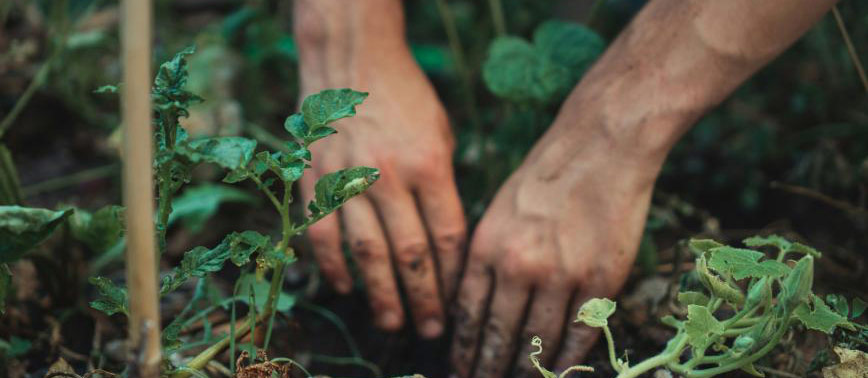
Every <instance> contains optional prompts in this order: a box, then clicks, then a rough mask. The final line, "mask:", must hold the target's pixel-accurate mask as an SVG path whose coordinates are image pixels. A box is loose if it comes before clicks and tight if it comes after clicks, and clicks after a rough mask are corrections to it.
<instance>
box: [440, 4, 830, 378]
mask: <svg viewBox="0 0 868 378" xmlns="http://www.w3.org/2000/svg"><path fill="white" fill-rule="evenodd" d="M833 3H834V2H833V1H831V0H820V1H815V0H653V1H651V2H650V3H649V4H648V5H647V6H646V7H645V8H644V9H643V10H642V11H641V12H640V13H639V15H637V16H636V18H635V19H634V20H633V21H632V22H631V24H630V25H629V26H628V27H627V29H626V30H624V32H623V33H621V35H620V36H619V37H618V38H617V39H616V40H615V41H614V43H612V45H611V46H610V47H609V49H608V50H607V51H606V53H605V54H604V55H603V56H602V57H601V59H600V60H599V61H598V62H597V63H596V65H595V66H594V67H593V68H592V69H591V70H590V71H589V72H588V74H587V75H586V76H585V78H584V79H583V80H582V81H581V82H580V83H579V85H578V86H577V87H576V88H575V89H574V90H573V92H572V93H571V95H570V96H569V98H568V99H567V100H566V102H565V103H564V104H563V106H562V108H561V110H560V113H559V114H558V117H557V118H556V119H555V121H554V123H553V125H552V127H551V128H550V129H549V131H548V132H547V133H546V135H544V136H543V138H542V139H541V140H540V141H539V142H538V143H537V144H536V146H535V147H534V149H533V150H532V151H531V153H530V155H529V156H528V157H527V159H526V160H525V162H524V163H523V164H522V166H521V167H520V168H519V169H518V170H517V171H516V172H515V173H514V174H513V175H512V176H511V177H510V178H509V180H508V181H507V182H506V184H505V185H504V186H503V187H502V188H501V189H500V191H499V192H498V194H497V196H496V197H495V199H494V201H493V202H492V204H491V206H490V207H489V209H488V210H487V212H486V214H485V216H484V217H483V219H482V221H481V222H480V224H479V226H478V227H477V228H476V231H475V232H474V235H473V240H472V242H471V246H470V253H469V258H468V262H467V269H466V270H465V275H464V277H463V280H462V283H461V287H460V290H459V295H458V310H459V312H458V314H459V316H458V318H457V324H456V331H455V332H456V334H455V339H454V344H453V350H452V360H453V364H454V367H455V369H456V372H457V373H458V375H459V376H461V377H470V376H473V377H480V378H484V377H499V376H504V375H508V374H509V373H510V372H508V371H505V369H506V368H507V367H508V366H509V364H508V363H504V358H509V356H514V355H515V354H513V353H515V352H516V350H515V349H517V348H521V349H522V350H519V351H518V356H519V360H518V361H517V363H516V364H515V365H516V367H515V368H516V369H517V370H518V371H517V372H512V373H513V374H512V375H514V376H525V375H532V374H535V372H534V371H533V370H532V368H531V366H530V364H529V362H528V360H527V358H525V356H527V355H528V353H529V352H530V351H531V350H530V344H529V340H530V339H531V336H533V335H539V336H540V337H542V339H543V340H544V342H545V344H546V345H547V346H546V348H545V350H544V353H543V354H542V355H541V357H540V358H541V360H542V361H543V362H544V363H546V364H552V363H554V364H555V366H557V367H558V368H559V369H564V368H565V367H567V366H569V365H572V364H575V363H577V362H579V361H580V360H581V359H582V358H583V357H584V355H585V353H586V352H587V351H588V350H589V349H590V347H591V346H592V345H593V344H594V342H595V341H596V338H597V337H596V332H595V331H593V330H591V329H590V328H587V327H581V326H577V325H576V324H575V323H572V322H571V320H572V319H573V318H574V317H575V314H576V311H577V310H578V307H579V306H580V305H581V304H582V303H583V302H584V301H586V300H587V299H588V298H591V297H601V296H613V295H616V294H617V292H618V291H619V290H620V288H621V286H622V285H623V283H624V281H625V280H626V278H627V275H628V273H629V271H630V267H631V265H632V263H633V261H634V260H635V256H636V251H637V249H638V245H639V240H640V238H641V235H642V230H643V226H644V223H645V218H646V216H647V210H648V205H649V202H650V197H651V192H652V190H653V185H654V181H655V180H656V178H657V174H658V173H659V170H660V167H661V165H662V164H663V160H664V159H665V158H666V154H667V153H668V152H669V150H670V148H671V147H672V145H673V144H675V142H676V141H677V140H678V139H679V137H680V136H681V135H682V134H683V133H684V132H685V131H686V130H687V129H688V128H689V127H690V126H691V125H692V124H693V123H694V122H696V120H697V119H698V118H699V117H700V116H701V115H702V114H703V113H705V112H706V111H707V110H708V109H710V108H712V107H714V106H716V105H717V104H718V103H720V101H722V100H723V99H724V98H725V97H726V96H728V95H729V94H730V93H731V92H732V91H733V90H734V89H735V88H736V87H737V86H738V85H739V84H741V83H742V82H743V81H744V80H745V79H746V78H747V77H749V76H750V75H751V74H753V73H754V72H755V71H756V70H757V69H759V68H760V67H762V66H763V65H764V64H766V63H767V62H768V61H769V60H771V59H772V58H774V57H775V56H776V55H777V54H779V53H780V52H781V51H783V50H784V49H785V48H786V47H787V46H789V45H790V44H792V43H793V41H795V40H796V39H797V38H798V37H799V36H800V35H801V34H802V33H804V32H805V31H806V30H807V29H808V28H810V26H811V25H812V24H814V23H815V22H816V21H817V20H819V18H820V17H822V15H823V13H824V12H826V11H827V10H828V9H829V8H830V7H831V6H832V4H833ZM492 287H493V289H490V288H492ZM486 308H487V311H486ZM525 313H526V314H527V315H526V316H525V315H524V314H525ZM516 335H517V337H516ZM562 338H563V339H562ZM561 341H562V342H561ZM557 345H561V350H560V351H558V350H557V349H556V346H557ZM512 375H510V376H512Z"/></svg>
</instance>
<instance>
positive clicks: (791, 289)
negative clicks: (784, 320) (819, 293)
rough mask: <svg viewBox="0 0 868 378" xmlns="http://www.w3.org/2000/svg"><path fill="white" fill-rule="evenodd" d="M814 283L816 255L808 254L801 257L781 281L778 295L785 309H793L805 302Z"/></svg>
mask: <svg viewBox="0 0 868 378" xmlns="http://www.w3.org/2000/svg"><path fill="white" fill-rule="evenodd" d="M813 284H814V257H813V256H811V255H806V256H805V257H802V258H801V259H799V261H798V262H797V263H796V266H794V267H793V269H792V270H791V271H790V274H788V275H787V276H786V277H785V278H784V280H783V282H781V294H780V295H779V296H778V298H779V300H780V303H782V304H783V306H784V309H786V310H792V309H795V308H796V307H798V306H799V305H800V304H802V303H803V302H805V301H806V300H807V299H808V298H809V296H810V295H811V287H812V286H813Z"/></svg>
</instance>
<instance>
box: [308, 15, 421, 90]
mask: <svg viewBox="0 0 868 378" xmlns="http://www.w3.org/2000/svg"><path fill="white" fill-rule="evenodd" d="M293 16H294V22H293V29H294V33H295V35H296V39H297V43H298V49H299V69H300V71H301V72H300V74H301V77H302V78H305V80H303V83H302V84H303V86H304V87H308V88H302V91H303V92H304V91H306V90H307V89H310V88H309V87H312V86H328V85H351V84H353V83H354V81H355V80H357V76H361V75H357V74H358V70H360V69H366V68H365V67H372V66H374V65H376V64H377V62H383V61H388V60H390V59H396V58H403V57H406V56H408V55H409V54H410V52H409V48H408V47H407V42H406V39H405V36H404V11H403V4H402V3H401V1H400V0H363V1H361V0H295V4H294V11H293ZM350 68H351V69H350Z"/></svg>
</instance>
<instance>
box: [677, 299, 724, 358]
mask: <svg viewBox="0 0 868 378" xmlns="http://www.w3.org/2000/svg"><path fill="white" fill-rule="evenodd" d="M684 331H685V333H687V343H689V344H690V345H692V346H693V347H694V348H697V349H700V350H701V349H705V348H707V347H708V346H709V345H711V343H712V341H713V339H714V338H716V337H717V336H720V335H722V334H723V331H724V328H723V323H721V322H720V321H718V320H717V319H716V318H715V317H714V315H712V314H711V312H710V311H708V308H707V307H704V306H699V305H689V306H687V321H686V322H684Z"/></svg>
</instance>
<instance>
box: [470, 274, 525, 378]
mask: <svg viewBox="0 0 868 378" xmlns="http://www.w3.org/2000/svg"><path fill="white" fill-rule="evenodd" d="M500 278H501V277H497V278H495V288H494V298H493V299H492V300H491V308H490V310H489V311H488V320H487V321H486V323H485V329H484V331H483V336H482V344H481V347H480V348H479V357H478V358H477V361H476V369H475V370H474V374H473V376H474V377H476V378H499V377H502V376H503V375H504V373H506V369H508V368H509V366H510V362H511V361H510V358H511V357H512V356H513V352H514V351H515V337H516V333H517V332H518V331H519V329H520V327H521V324H520V323H521V320H522V317H523V316H524V309H525V306H526V305H527V300H528V297H529V295H530V287H528V286H525V285H523V284H517V283H514V282H510V280H508V279H504V280H502V281H501V280H500Z"/></svg>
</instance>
